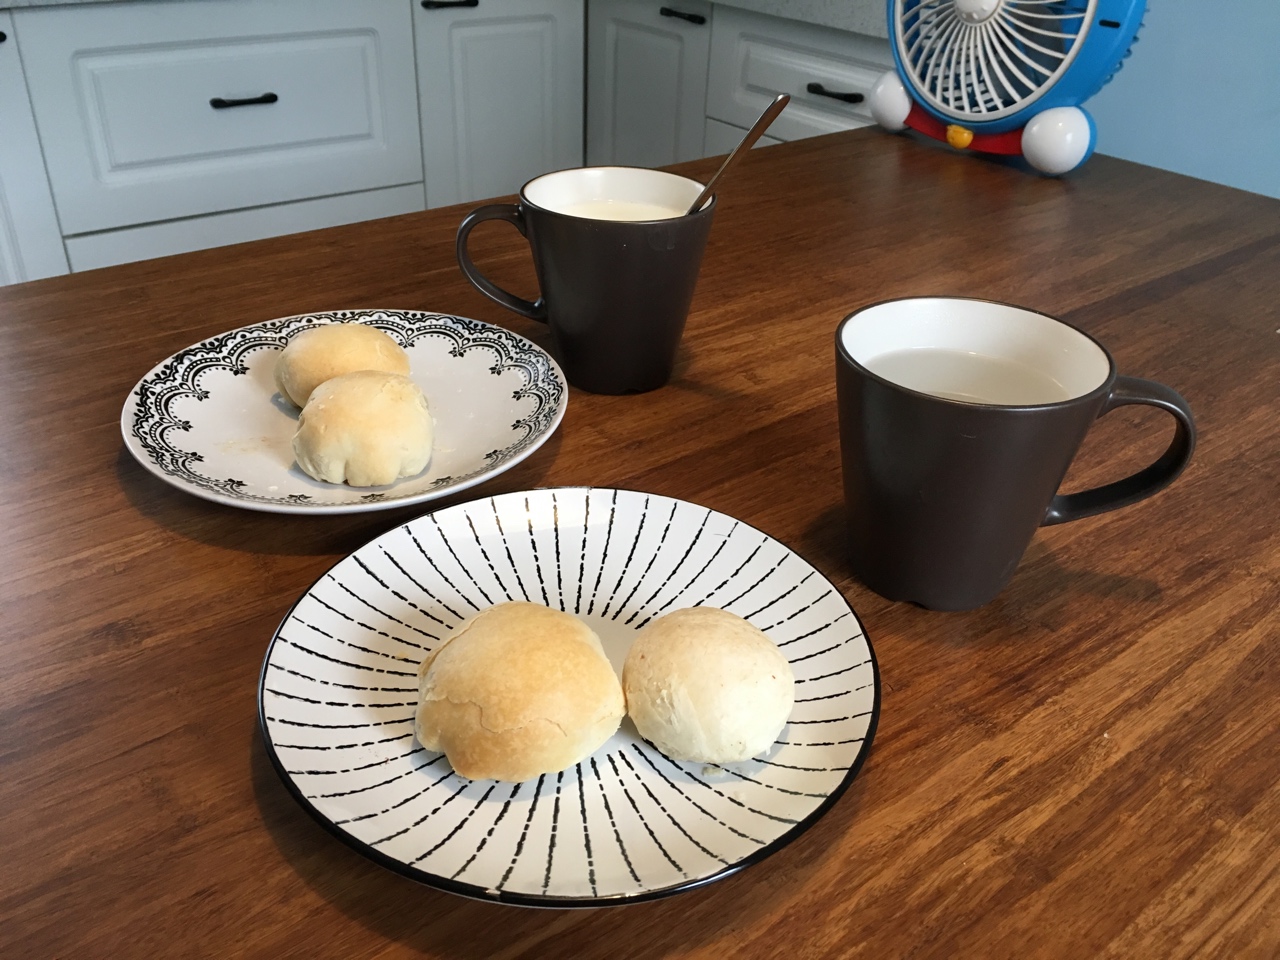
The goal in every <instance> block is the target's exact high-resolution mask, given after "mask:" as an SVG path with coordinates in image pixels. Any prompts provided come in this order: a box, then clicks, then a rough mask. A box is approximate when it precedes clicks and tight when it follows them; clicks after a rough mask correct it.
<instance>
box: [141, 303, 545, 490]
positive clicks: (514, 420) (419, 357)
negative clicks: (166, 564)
mask: <svg viewBox="0 0 1280 960" xmlns="http://www.w3.org/2000/svg"><path fill="white" fill-rule="evenodd" d="M351 322H358V323H367V324H369V325H371V326H374V327H377V328H378V329H380V330H383V331H385V332H386V333H388V334H390V335H391V336H392V337H394V338H395V339H396V341H398V342H399V343H400V344H401V345H402V346H403V347H404V348H405V350H406V351H407V352H408V354H409V363H410V369H411V375H412V376H413V378H414V380H415V381H417V383H418V385H419V386H420V387H421V388H422V391H423V392H424V393H425V394H426V396H427V402H428V403H429V404H430V407H431V413H432V416H433V417H434V419H435V428H436V434H435V445H434V448H433V450H432V454H431V462H430V463H429V464H428V465H427V469H426V470H425V471H424V472H423V473H420V474H419V475H418V476H416V477H409V478H406V479H404V480H400V481H398V482H396V483H393V484H389V485H387V486H384V487H348V486H346V485H345V484H332V483H321V482H320V481H318V480H313V479H311V477H308V476H307V475H306V474H304V473H303V472H302V471H301V470H299V469H298V467H297V465H296V464H295V463H294V460H293V448H292V439H293V434H294V431H295V429H296V426H297V418H298V412H297V410H296V409H294V408H293V406H292V405H291V404H289V403H288V402H286V401H284V400H282V399H281V397H280V396H279V394H278V393H277V392H276V387H275V381H274V370H275V362H276V357H277V356H278V354H279V353H280V351H281V350H282V349H284V345H285V344H286V343H287V342H288V340H289V338H290V337H291V336H293V335H294V334H296V333H298V332H299V331H301V330H305V329H308V328H309V327H315V326H319V325H322V324H327V323H351ZM567 401H568V386H567V384H566V383H565V379H564V375H563V374H562V373H561V372H560V368H559V367H558V366H557V365H556V363H555V361H554V360H552V359H551V357H550V356H548V355H547V353H546V352H545V351H543V350H542V349H541V348H539V347H538V346H536V345H535V344H533V343H530V342H529V341H528V340H526V339H524V338H523V337H520V336H517V335H516V334H514V333H511V332H510V331H508V330H504V329H503V328H501V327H495V326H493V325H492V324H488V323H481V322H480V321H478V320H468V319H466V318H464V317H453V316H448V315H445V314H438V313H424V312H421V311H416V310H340V311H336V312H334V313H309V314H301V315H299V316H295V317H284V318H282V319H279V320H268V321H266V322H265V323H256V324H253V325H252V326H248V327H241V328H240V329H238V330H232V331H230V332H228V333H223V334H220V335H219V336H216V337H212V338H211V339H209V340H205V341H203V342H201V343H197V344H195V345H194V346H191V347H188V348H187V349H185V350H182V351H180V352H179V353H177V354H175V355H174V356H172V357H170V358H169V359H168V360H165V361H164V362H163V363H161V364H159V365H158V366H156V367H155V368H154V369H152V370H151V371H150V372H149V373H148V374H147V375H146V376H145V377H143V378H142V379H141V380H140V381H139V382H138V385H137V386H136V387H134V389H133V391H132V392H131V393H130V394H129V399H128V401H127V402H126V403H125V405H124V410H123V412H122V413H121V416H120V428H121V432H122V433H123V434H124V441H125V445H126V446H127V447H128V448H129V452H130V453H132V454H133V455H134V457H136V458H137V459H138V461H139V462H140V463H141V464H142V465H143V466H144V467H146V468H147V470H149V471H150V472H151V473H153V474H155V475H156V476H157V477H159V478H160V479H162V480H165V481H167V482H169V483H171V484H173V485H174V486H176V487H178V488H179V489H181V490H185V491H186V492H188V493H192V494H195V495H196V496H198V497H203V498H204V499H206V500H213V501H215V502H217V503H223V504H227V505H229V506H233V507H244V508H246V509H249V510H264V511H267V512H271V513H304V514H313V513H356V512H360V511H365V510H381V509H386V508H389V507H402V506H407V505H409V504H414V503H421V502H423V501H426V500H432V499H434V498H436V497H442V496H445V495H446V494H451V493H456V492H458V491H459V490H465V489H466V488H467V487H472V486H475V485H476V484H478V483H480V482H482V481H484V480H487V479H489V478H490V477H494V476H496V475H498V474H499V473H502V472H503V471H504V470H508V469H510V468H511V467H513V466H515V465H516V464H517V463H519V462H520V461H521V460H523V459H524V458H525V457H527V456H529V454H531V453H533V451H534V450H536V449H538V447H540V446H541V445H542V444H543V443H545V442H546V441H547V439H548V438H549V437H550V436H551V434H553V433H554V432H555V429H556V427H557V426H559V424H560V421H561V419H562V418H563V417H564V410H565V404H566V403H567Z"/></svg>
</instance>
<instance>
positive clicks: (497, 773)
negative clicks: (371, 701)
mask: <svg viewBox="0 0 1280 960" xmlns="http://www.w3.org/2000/svg"><path fill="white" fill-rule="evenodd" d="M624 711H625V707H624V703H623V699H622V685H621V684H620V683H619V682H618V676H617V674H616V673H614V671H613V667H612V666H611V665H610V663H609V660H608V658H607V657H605V655H604V650H603V648H602V647H601V646H600V638H599V637H597V636H596V635H595V633H594V631H592V630H591V628H590V627H588V626H587V625H586V624H585V623H583V622H582V621H581V620H579V619H578V618H577V617H575V616H572V615H571V614H568V613H561V612H560V611H559V610H552V609H550V608H548V607H544V606H541V605H539V604H536V603H524V602H519V601H513V602H511V603H500V604H498V605H497V606H494V607H490V608H489V609H488V610H483V611H481V612H480V613H477V614H476V615H475V616H473V617H470V618H469V619H467V620H465V621H463V622H462V623H461V624H459V625H458V628H457V629H456V630H455V631H454V632H453V634H452V635H451V636H450V637H449V638H448V639H447V640H446V641H445V642H444V644H443V645H442V646H440V647H438V648H437V649H436V650H435V651H434V652H433V653H432V654H431V655H430V656H429V657H428V658H427V659H426V660H425V661H423V664H422V667H421V669H420V670H419V672H418V713H417V717H416V721H415V724H414V732H415V733H416V734H417V736H418V742H419V743H421V744H422V745H423V746H424V747H426V748H427V749H428V750H440V751H443V752H444V753H445V754H446V755H447V756H448V758H449V763H450V764H452V765H453V769H454V770H456V771H457V772H458V773H459V774H461V775H462V776H464V777H469V778H470V779H472V780H507V781H511V782H519V781H521V780H528V779H530V778H532V777H536V776H539V775H540V774H543V773H555V772H557V771H559V770H564V769H565V768H566V767H571V766H573V765H574V764H575V763H577V762H578V761H580V760H583V759H585V758H586V757H588V756H590V755H591V754H592V753H594V752H595V751H596V749H598V748H599V747H600V746H601V745H603V744H604V742H605V741H606V740H608V739H609V738H610V737H611V736H613V734H614V732H615V731H616V730H617V729H618V724H620V723H621V722H622V716H623V713H624Z"/></svg>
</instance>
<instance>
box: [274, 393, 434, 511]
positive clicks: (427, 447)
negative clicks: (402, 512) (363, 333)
mask: <svg viewBox="0 0 1280 960" xmlns="http://www.w3.org/2000/svg"><path fill="white" fill-rule="evenodd" d="M433 432H434V427H433V425H432V423H431V412H430V411H429V410H428V409H427V398H426V397H424V396H423V395H422V391H421V390H420V389H419V388H418V385H417V384H416V383H414V382H413V381H412V380H410V379H409V378H408V377H402V376H401V375H400V374H398V373H379V372H378V371H376V370H358V371H356V372H355V373H347V374H343V375H342V376H340V377H333V378H332V379H330V380H326V381H325V382H324V383H322V384H320V386H318V387H316V389H315V390H313V391H312V393H311V399H310V400H308V401H307V405H306V406H305V407H303V408H302V413H301V414H300V415H299V416H298V431H297V433H295V434H294V435H293V455H294V456H295V457H296V458H297V460H298V466H299V467H301V468H302V470H303V471H304V472H305V473H306V474H307V475H309V476H312V477H315V479H317V480H324V481H326V482H328V483H342V482H344V481H345V482H347V483H349V484H351V486H353V487H373V486H379V485H381V484H385V483H394V482H395V481H396V480H397V479H399V478H400V477H413V476H417V475H418V474H419V473H421V472H422V471H423V470H424V469H426V466H427V462H428V461H429V460H430V459H431V440H432V435H433Z"/></svg>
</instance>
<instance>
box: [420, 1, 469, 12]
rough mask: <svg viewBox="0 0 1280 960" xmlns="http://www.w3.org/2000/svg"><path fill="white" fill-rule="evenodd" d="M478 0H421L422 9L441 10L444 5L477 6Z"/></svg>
mask: <svg viewBox="0 0 1280 960" xmlns="http://www.w3.org/2000/svg"><path fill="white" fill-rule="evenodd" d="M478 6H480V0H422V9H423V10H443V9H445V7H478Z"/></svg>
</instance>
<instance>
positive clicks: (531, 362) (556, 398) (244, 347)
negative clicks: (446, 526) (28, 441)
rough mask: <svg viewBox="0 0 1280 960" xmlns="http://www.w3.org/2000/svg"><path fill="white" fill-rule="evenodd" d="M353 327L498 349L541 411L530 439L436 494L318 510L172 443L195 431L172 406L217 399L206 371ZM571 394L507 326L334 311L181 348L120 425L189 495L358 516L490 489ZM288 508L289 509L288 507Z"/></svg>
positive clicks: (132, 400)
mask: <svg viewBox="0 0 1280 960" xmlns="http://www.w3.org/2000/svg"><path fill="white" fill-rule="evenodd" d="M347 322H358V323H364V324H367V325H369V326H372V327H375V328H377V329H379V330H382V331H383V332H384V333H388V334H391V335H392V336H394V337H395V338H396V339H397V341H398V342H400V343H401V344H402V345H403V346H405V347H408V346H411V345H413V344H414V343H416V342H417V341H419V340H424V339H427V338H429V337H440V338H443V339H444V340H446V341H452V347H451V348H450V353H451V354H453V355H455V356H461V355H462V354H463V353H464V352H466V351H470V350H476V349H484V350H489V351H491V352H492V353H493V354H494V360H493V365H492V368H491V372H493V373H499V372H501V371H504V370H516V371H519V372H520V373H521V374H522V375H523V377H524V380H525V385H524V387H523V388H522V389H520V390H519V391H517V397H519V398H524V399H531V400H532V401H533V404H534V408H533V410H532V411H531V412H530V413H529V414H528V415H526V416H524V417H522V418H521V419H519V420H518V421H517V422H516V423H514V424H513V425H512V428H513V429H519V430H521V431H523V433H522V435H521V436H520V437H519V438H517V439H516V440H514V441H513V442H511V443H510V444H508V445H507V446H506V447H504V448H502V449H498V450H491V451H489V452H488V453H486V454H485V456H484V460H485V466H484V467H481V468H479V469H477V470H473V471H472V472H471V473H468V474H465V475H463V476H459V477H452V476H451V477H440V478H437V479H436V480H435V481H434V482H433V483H432V486H431V488H430V489H428V490H418V491H415V492H413V493H403V494H399V495H394V494H388V493H386V492H375V493H370V494H367V495H365V496H362V497H361V498H360V499H359V500H354V501H349V502H342V503H327V502H319V503H312V502H311V497H310V496H305V495H290V496H283V497H281V496H274V497H264V496H261V495H258V494H253V493H249V492H248V491H246V490H245V489H244V486H245V485H244V483H243V482H242V481H241V480H238V479H235V478H227V479H219V478H216V477H210V476H206V475H205V474H204V473H201V472H200V470H199V469H198V467H199V464H200V463H201V462H202V460H201V457H200V456H199V455H198V454H196V453H193V452H191V451H188V450H183V449H182V448H180V447H178V446H176V445H175V444H173V443H171V442H170V441H169V435H170V434H174V435H177V436H180V435H182V434H184V433H186V432H187V431H188V430H189V429H190V424H189V423H187V422H186V421H184V420H182V419H181V418H179V417H178V416H176V415H175V414H174V413H173V412H172V410H171V409H170V408H171V406H172V404H173V403H174V402H175V401H176V400H179V399H195V400H204V399H207V397H208V393H207V391H205V390H204V389H203V388H202V387H201V385H200V378H201V377H202V376H203V375H204V374H205V373H206V372H208V371H210V370H215V369H221V370H228V371H230V372H231V373H232V374H233V375H236V376H242V375H244V374H245V373H247V372H248V367H247V366H246V364H245V357H247V356H248V355H249V354H251V353H254V352H255V351H258V350H264V349H268V348H272V347H279V346H281V345H282V344H284V343H285V342H287V340H288V338H289V336H292V335H293V334H294V333H296V332H298V331H300V330H304V329H308V328H310V327H313V326H322V325H325V324H329V323H347ZM567 397H568V388H567V381H565V379H564V374H563V372H561V370H560V368H559V366H558V365H557V364H556V362H555V361H554V359H552V357H551V356H550V354H548V353H547V352H546V351H545V350H543V349H542V348H541V347H539V346H538V345H537V344H535V343H534V342H533V341H531V340H529V339H528V338H527V337H522V336H520V335H519V334H517V333H513V332H512V331H510V330H507V329H506V328H505V327H499V326H497V325H496V324H492V323H486V322H485V321H483V320H472V319H470V318H468V317H459V316H455V315H454V314H447V313H435V312H431V311H426V310H401V309H395V308H385V309H384V308H368V309H358V310H332V311H320V312H313V313H300V314H294V315H293V316H288V317H278V318H276V319H274V320H264V321H261V322H259V323H252V324H248V325H246V326H243V327H237V328H235V329H234V330H228V331H225V332H223V333H220V334H217V335H216V336H212V337H207V338H206V339H204V340H201V341H200V342H198V343H194V344H191V345H190V346H188V347H185V348H183V349H182V350H179V351H178V352H177V353H175V354H174V355H173V356H171V357H169V358H167V359H165V360H163V361H161V362H160V363H159V364H157V365H156V366H155V367H153V368H152V369H151V370H149V371H147V373H146V374H144V375H143V377H142V379H140V380H139V381H138V382H137V383H136V384H135V385H134V387H133V389H132V390H130V392H129V397H128V399H127V400H126V402H125V406H124V409H123V411H122V412H121V418H120V428H121V433H122V434H123V435H124V440H125V447H126V448H127V449H128V450H129V452H130V453H131V454H133V456H134V458H135V459H137V460H138V461H139V463H140V464H141V465H142V467H143V468H144V469H145V470H147V472H149V473H150V474H152V476H155V477H157V478H159V479H160V480H163V481H165V482H166V483H168V484H170V485H172V486H174V487H176V488H178V489H179V490H182V491H183V492H184V493H189V494H191V495H193V496H196V497H200V498H201V499H204V500H210V501H212V502H214V503H221V504H224V505H234V506H238V507H242V508H246V509H249V510H260V511H264V512H289V513H304V514H308V513H309V514H326V513H352V512H360V511H368V510H376V509H380V508H395V507H404V506H412V505H413V504H415V503H422V502H424V501H427V500H431V499H435V498H438V497H443V496H446V495H449V494H453V493H461V492H462V491H463V490H465V489H467V488H468V487H472V486H475V485H476V484H479V483H482V482H484V481H485V480H486V479H488V478H489V477H490V476H491V475H492V473H493V471H494V470H497V469H499V468H502V469H509V468H510V467H514V466H516V465H517V464H519V463H520V462H521V461H522V460H524V459H525V458H526V457H528V456H529V455H530V454H532V453H533V452H534V451H535V450H537V449H538V447H540V446H541V445H542V444H543V443H545V442H546V441H547V440H548V439H549V438H550V437H551V435H552V434H553V433H554V432H555V429H556V427H558V426H559V423H560V420H561V419H562V418H563V416H564V412H565V408H566V406H567V403H566V401H567ZM286 507H288V509H284V508H286Z"/></svg>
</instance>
